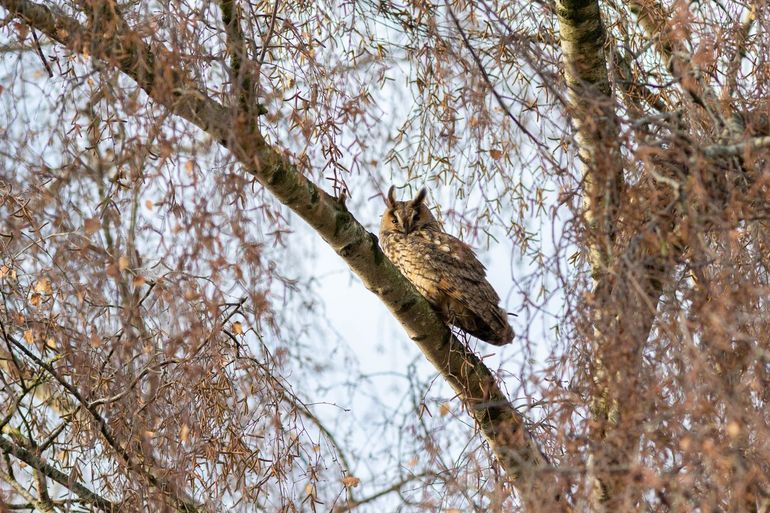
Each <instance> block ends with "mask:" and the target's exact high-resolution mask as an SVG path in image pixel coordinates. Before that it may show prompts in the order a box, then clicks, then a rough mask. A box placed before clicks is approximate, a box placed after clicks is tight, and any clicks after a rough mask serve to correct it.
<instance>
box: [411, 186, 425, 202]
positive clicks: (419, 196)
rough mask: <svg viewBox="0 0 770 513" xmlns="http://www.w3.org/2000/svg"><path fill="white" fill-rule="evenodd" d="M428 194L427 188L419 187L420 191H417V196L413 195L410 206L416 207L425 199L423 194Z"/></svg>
mask: <svg viewBox="0 0 770 513" xmlns="http://www.w3.org/2000/svg"><path fill="white" fill-rule="evenodd" d="M427 195H428V190H427V189H425V188H423V189H420V192H418V193H417V196H415V197H414V199H413V200H412V206H414V207H416V206H419V205H421V204H422V202H423V201H425V196H427Z"/></svg>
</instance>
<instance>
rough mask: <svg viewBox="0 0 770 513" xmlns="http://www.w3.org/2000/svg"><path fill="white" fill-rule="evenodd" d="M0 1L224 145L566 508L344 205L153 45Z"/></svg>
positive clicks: (482, 371) (504, 453) (485, 385)
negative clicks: (325, 246)
mask: <svg viewBox="0 0 770 513" xmlns="http://www.w3.org/2000/svg"><path fill="white" fill-rule="evenodd" d="M0 5H2V6H4V7H5V8H6V9H8V10H9V11H11V12H12V13H13V14H15V15H17V16H19V17H20V18H22V19H23V20H24V21H25V22H26V23H27V24H29V25H31V26H32V27H35V28H36V29H38V30H40V31H41V32H43V33H45V34H46V35H47V36H48V37H50V38H52V39H54V40H56V41H58V42H60V43H62V44H63V45H65V46H67V47H68V48H69V49H70V50H71V51H74V52H83V51H84V50H88V51H89V52H90V55H92V56H93V58H94V59H97V60H100V61H102V62H103V63H105V64H108V65H112V66H114V67H115V68H117V69H118V70H120V71H122V72H123V73H125V74H126V75H128V76H129V77H131V78H133V79H134V80H135V81H136V83H137V84H138V85H139V86H140V87H141V88H142V89H144V91H145V92H146V93H147V95H148V96H149V97H150V98H152V99H153V100H155V101H156V102H157V103H158V104H160V105H163V106H165V107H166V108H168V109H169V110H170V111H171V112H173V113H174V114H176V115H178V116H180V117H182V118H184V119H186V120H188V121H190V122H191V123H193V124H195V125H197V126H198V127H199V128H201V129H203V130H205V131H206V132H208V133H209V134H211V135H212V136H214V137H215V138H216V139H217V140H218V141H220V143H222V144H223V145H226V146H227V147H228V148H229V149H230V150H231V151H232V153H233V154H234V155H235V157H236V158H237V159H238V160H239V161H240V162H241V163H242V165H243V166H244V167H245V169H246V170H248V172H250V173H251V174H252V175H253V176H254V177H255V179H256V180H257V181H258V182H259V183H261V184H262V185H263V186H264V187H265V188H266V189H268V190H269V191H270V192H271V193H272V194H273V195H274V196H275V197H276V198H277V199H278V200H279V201H280V202H282V203H283V204H285V205H287V206H288V207H289V208H291V209H292V210H293V211H294V212H295V213H296V214H297V215H299V216H300V217H301V218H302V219H304V220H305V221H306V222H307V223H308V224H309V225H310V226H312V227H313V229H315V231H316V232H317V233H318V235H319V236H321V237H322V238H323V239H324V240H325V241H326V242H327V243H328V244H329V245H330V246H331V247H332V248H334V250H335V251H336V252H337V253H338V254H339V255H340V257H342V258H343V259H344V260H345V262H346V263H347V264H348V265H349V266H350V268H351V270H353V272H355V273H356V274H357V275H358V276H359V277H360V279H361V281H362V282H363V283H364V285H365V286H366V287H367V288H368V289H369V290H371V291H372V292H374V293H375V294H376V295H377V296H378V297H379V298H380V300H381V301H382V302H383V303H384V304H385V305H386V306H387V307H388V309H389V310H390V311H391V312H392V314H393V315H394V317H395V318H396V319H397V320H398V321H399V322H400V323H401V325H402V326H403V328H404V329H405V331H406V332H407V333H408V335H409V336H410V337H411V338H412V340H414V341H415V343H416V344H417V345H418V347H419V348H420V350H421V351H422V352H423V353H424V354H425V356H426V357H427V358H428V360H429V361H430V362H431V363H432V364H433V365H434V366H435V368H436V369H437V370H438V371H439V372H440V373H441V375H442V376H443V377H444V378H445V379H446V380H447V382H448V383H449V384H450V385H451V386H452V388H453V389H454V390H455V392H456V393H457V394H458V395H459V396H460V397H461V398H462V400H463V401H464V403H465V405H466V407H467V409H468V411H469V412H470V413H471V415H472V416H473V418H474V419H475V420H476V422H477V423H478V425H479V427H480V429H481V431H482V433H483V434H484V436H485V437H486V439H487V440H488V441H489V443H490V446H491V447H492V449H493V451H494V452H495V455H496V456H497V459H498V461H499V463H500V464H501V466H502V467H503V468H504V469H505V470H506V472H507V474H508V476H509V478H510V479H511V481H512V482H513V483H514V484H515V486H516V487H517V488H518V491H519V493H520V496H521V498H522V501H523V503H524V504H525V505H526V506H528V507H529V508H530V509H532V510H533V511H536V510H543V511H545V510H548V511H567V510H568V505H567V504H566V502H565V499H564V496H565V494H564V491H565V490H563V489H562V488H561V485H560V483H559V482H558V481H557V478H556V475H555V473H553V472H551V470H550V466H549V463H548V461H547V460H546V458H545V457H544V456H543V454H542V452H541V451H540V450H539V448H538V446H537V444H536V443H535V441H534V439H533V437H532V435H531V434H530V433H529V432H528V431H527V429H526V427H525V422H524V418H523V417H522V416H521V415H520V414H519V413H518V412H517V411H516V410H515V409H514V408H513V406H512V405H511V403H510V402H509V401H508V398H507V397H506V396H505V394H504V393H503V391H502V390H501V389H500V387H499V386H498V384H497V381H496V379H495V376H494V375H493V374H492V372H491V371H490V370H489V369H488V368H487V367H486V366H485V365H484V364H483V363H482V362H481V360H480V359H479V358H478V357H477V356H476V355H475V354H473V353H472V352H471V351H470V350H468V348H467V347H466V346H465V345H464V344H463V343H462V342H460V341H459V340H457V339H456V338H455V337H454V336H452V335H451V332H450V331H449V329H448V328H447V326H446V325H445V324H444V323H443V322H442V321H441V320H440V319H439V318H438V317H437V315H436V313H435V312H434V311H433V309H432V308H431V306H430V305H429V304H428V302H427V301H426V300H425V298H423V297H422V296H421V295H420V294H419V293H418V292H417V291H416V290H415V288H414V287H413V286H412V285H411V284H410V283H409V282H408V281H407V280H406V279H405V278H404V277H403V276H402V275H401V273H400V272H399V271H398V270H397V269H396V268H395V267H394V266H393V264H392V263H391V262H390V261H389V260H388V259H387V258H386V257H385V256H384V254H383V253H382V251H381V250H380V248H379V246H378V244H377V238H376V237H375V236H374V235H373V234H371V233H369V232H367V231H366V229H365V228H364V227H363V226H362V225H361V224H360V223H359V222H358V221H356V219H355V218H354V217H353V215H352V214H351V213H350V212H348V211H347V209H346V208H345V206H344V204H342V203H341V202H338V201H337V200H336V199H335V198H333V197H331V196H330V195H328V194H327V193H325V192H324V191H322V190H320V189H319V188H318V187H317V186H316V185H315V184H314V183H313V182H311V181H310V180H309V179H308V178H306V177H305V176H303V175H302V174H301V173H300V172H299V170H297V169H296V168H295V167H294V166H293V165H292V164H291V162H290V161H289V159H288V158H287V157H286V156H285V155H284V154H283V153H282V152H281V151H280V150H278V149H276V148H273V147H272V146H270V145H268V144H267V143H266V141H265V140H264V138H263V137H262V135H261V133H260V131H259V129H258V119H257V118H256V117H250V118H246V119H244V116H243V115H242V114H243V113H239V116H238V118H237V119H236V121H237V123H233V120H232V117H231V116H230V115H229V112H228V109H226V108H225V107H223V106H222V105H220V104H219V103H217V102H216V101H214V100H213V99H212V98H210V97H209V96H208V95H207V94H206V93H205V92H204V91H203V90H201V88H200V87H198V85H197V84H196V83H195V81H194V80H193V79H192V78H191V77H190V76H189V75H188V74H186V73H185V72H184V71H183V70H182V69H180V68H179V67H178V62H177V61H176V60H175V58H174V56H173V55H172V54H171V53H170V52H169V51H168V50H166V49H165V48H164V47H162V46H160V45H158V46H153V47H150V46H149V45H148V44H146V43H145V42H144V41H142V39H141V38H140V36H139V35H137V34H136V33H135V32H133V31H131V30H130V29H129V28H128V27H121V30H119V31H115V32H114V33H112V34H110V36H109V37H107V38H105V37H104V35H103V34H92V33H89V31H88V30H86V29H85V28H84V27H82V26H81V25H80V24H79V23H78V22H77V21H76V20H74V19H72V18H70V17H67V16H62V15H54V14H53V13H52V12H51V11H50V10H49V9H47V8H46V7H44V6H42V5H39V4H36V3H33V2H30V1H28V0H0ZM169 84H170V85H171V86H170V87H169Z"/></svg>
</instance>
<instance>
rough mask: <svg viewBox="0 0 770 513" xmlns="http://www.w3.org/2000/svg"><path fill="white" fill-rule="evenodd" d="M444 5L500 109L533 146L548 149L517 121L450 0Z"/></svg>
mask: <svg viewBox="0 0 770 513" xmlns="http://www.w3.org/2000/svg"><path fill="white" fill-rule="evenodd" d="M444 3H445V4H446V8H447V11H449V16H450V17H451V18H452V22H453V23H454V26H455V28H457V31H458V32H459V33H460V36H461V37H462V40H463V45H464V46H465V48H467V49H468V51H469V52H470V54H471V56H472V57H473V62H474V63H475V64H476V67H478V68H479V71H480V72H481V76H482V77H483V78H484V81H485V82H486V83H487V87H489V89H490V91H492V95H493V96H494V97H495V100H496V101H497V104H498V105H499V106H500V108H501V109H502V110H503V112H505V114H506V115H507V116H508V117H509V118H510V119H511V121H513V122H514V123H515V124H516V126H517V127H518V128H519V130H521V131H522V132H524V133H525V134H526V135H527V137H529V140H530V141H531V142H532V144H534V145H536V146H539V147H540V148H544V149H545V148H547V146H546V145H545V144H543V143H542V142H540V141H539V140H538V139H537V138H536V137H535V136H534V135H532V133H531V132H530V131H529V130H527V127H525V126H524V125H523V124H522V123H521V122H520V121H519V120H518V119H516V116H514V115H513V113H512V112H511V109H509V108H508V106H507V105H506V104H505V101H503V97H502V96H500V93H498V92H497V89H495V85H494V84H493V83H492V79H491V78H489V73H487V70H486V68H485V67H484V63H483V62H481V59H480V58H479V56H478V54H477V53H476V50H474V48H473V46H472V45H471V42H470V41H469V40H468V36H467V34H466V33H465V31H464V30H463V28H462V26H461V25H460V21H459V20H458V19H457V16H455V13H454V11H453V10H452V7H450V5H449V1H448V0H444Z"/></svg>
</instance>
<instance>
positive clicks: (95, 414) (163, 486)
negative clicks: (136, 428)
mask: <svg viewBox="0 0 770 513" xmlns="http://www.w3.org/2000/svg"><path fill="white" fill-rule="evenodd" d="M3 333H4V335H3V336H4V338H5V339H6V341H8V342H10V343H11V344H13V346H14V347H16V349H18V350H19V351H21V352H22V353H24V356H26V357H27V358H29V359H30V360H32V361H33V362H34V363H35V365H37V366H38V367H41V368H42V369H45V371H46V372H47V373H48V374H50V375H51V377H53V378H54V379H55V380H56V381H57V382H58V383H59V384H60V385H61V386H62V387H63V388H64V389H65V390H66V391H67V392H69V394H70V395H72V396H73V397H74V398H75V399H76V400H77V401H78V402H79V403H80V405H81V406H82V407H83V408H84V409H85V410H86V411H87V412H88V413H89V414H90V415H91V417H92V418H93V419H94V421H95V422H96V423H97V424H98V426H99V432H100V433H101V434H102V437H103V438H104V440H105V441H106V442H107V444H108V445H109V446H110V447H111V448H112V449H113V450H114V451H115V452H116V453H117V454H118V456H119V457H120V459H121V460H123V462H124V463H125V464H126V465H127V466H128V468H130V469H131V470H134V471H136V472H138V473H139V474H141V475H142V476H144V477H145V478H146V479H147V481H148V482H149V483H150V484H151V485H152V486H153V487H154V488H156V489H157V490H159V491H161V492H162V493H164V494H167V495H169V496H170V498H171V500H172V501H173V503H174V505H175V507H176V508H177V509H178V510H179V511H183V512H185V513H197V512H199V511H205V508H203V507H201V506H198V505H197V504H195V503H194V502H193V501H192V500H190V499H189V498H186V497H184V496H183V494H181V493H179V492H178V491H177V490H176V487H175V486H173V485H172V484H171V483H170V482H168V481H167V480H165V479H163V478H161V477H158V476H157V475H155V474H154V473H153V472H151V471H150V470H149V469H148V468H147V467H146V466H145V465H143V464H142V462H140V461H137V459H136V458H135V457H132V456H131V454H130V453H129V452H128V451H127V450H126V448H125V447H123V446H122V445H121V444H120V443H119V442H118V441H117V440H116V439H115V437H114V436H113V435H112V433H111V432H110V430H109V427H108V426H107V421H106V420H105V419H104V417H103V416H102V415H101V414H100V413H99V411H98V410H97V409H96V406H95V405H94V403H89V402H88V401H86V399H85V398H84V397H83V395H82V394H81V393H80V391H79V390H78V389H77V388H75V386H74V385H72V384H71V383H69V382H68V381H67V380H65V379H64V378H63V377H62V376H61V375H60V374H59V373H58V372H57V371H56V369H54V368H53V366H52V365H51V364H49V363H46V362H45V361H43V360H42V359H40V358H39V357H38V356H36V355H35V353H33V352H32V351H30V350H29V349H27V348H26V347H24V345H23V344H21V343H19V341H18V340H16V339H15V338H14V337H12V336H11V335H10V334H8V333H6V332H5V328H4V327H3Z"/></svg>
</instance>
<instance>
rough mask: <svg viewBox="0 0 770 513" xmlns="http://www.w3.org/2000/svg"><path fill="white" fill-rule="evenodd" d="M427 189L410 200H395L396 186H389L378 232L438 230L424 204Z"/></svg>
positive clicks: (407, 232) (434, 219) (434, 220)
mask: <svg viewBox="0 0 770 513" xmlns="http://www.w3.org/2000/svg"><path fill="white" fill-rule="evenodd" d="M426 195H427V191H426V190H425V189H422V190H420V192H418V193H417V196H415V197H414V198H413V199H411V200H407V201H396V188H395V187H394V186H391V188H390V189H388V195H387V197H386V198H385V207H386V208H385V213H384V214H383V215H382V222H381V223H380V233H383V234H384V233H394V232H395V233H403V234H405V235H406V234H409V233H412V232H415V231H418V230H440V229H441V227H440V226H439V224H438V221H436V218H435V217H433V214H431V212H430V210H429V209H428V207H427V206H425V196H426Z"/></svg>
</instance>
